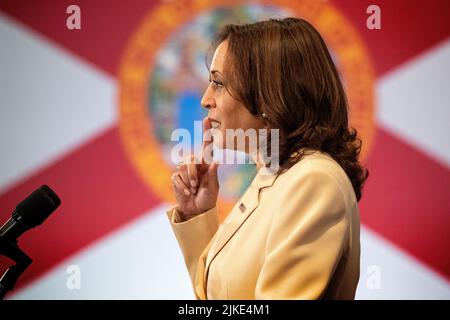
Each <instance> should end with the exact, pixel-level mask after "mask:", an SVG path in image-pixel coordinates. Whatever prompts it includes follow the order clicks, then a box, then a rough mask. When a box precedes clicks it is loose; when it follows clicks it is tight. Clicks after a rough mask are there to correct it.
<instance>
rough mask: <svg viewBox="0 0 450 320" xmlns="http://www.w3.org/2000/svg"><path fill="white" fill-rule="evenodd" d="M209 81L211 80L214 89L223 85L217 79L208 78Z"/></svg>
mask: <svg viewBox="0 0 450 320" xmlns="http://www.w3.org/2000/svg"><path fill="white" fill-rule="evenodd" d="M209 82H212V85H213V87H214V88H215V89H220V88H222V87H223V83H221V82H219V81H217V80H211V79H209Z"/></svg>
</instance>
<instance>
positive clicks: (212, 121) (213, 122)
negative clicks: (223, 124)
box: [208, 118, 220, 129]
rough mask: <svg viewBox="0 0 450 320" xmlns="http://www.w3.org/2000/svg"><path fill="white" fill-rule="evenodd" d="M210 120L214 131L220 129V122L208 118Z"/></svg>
mask: <svg viewBox="0 0 450 320" xmlns="http://www.w3.org/2000/svg"><path fill="white" fill-rule="evenodd" d="M208 119H209V121H211V126H212V128H213V129H217V128H219V127H220V122H219V121H217V120H215V119H212V118H208Z"/></svg>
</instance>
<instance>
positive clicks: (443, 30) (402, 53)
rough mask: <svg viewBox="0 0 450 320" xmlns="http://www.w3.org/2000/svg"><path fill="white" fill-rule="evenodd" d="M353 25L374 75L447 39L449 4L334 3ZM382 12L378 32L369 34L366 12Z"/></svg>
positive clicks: (440, 0)
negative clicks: (374, 9) (372, 9)
mask: <svg viewBox="0 0 450 320" xmlns="http://www.w3.org/2000/svg"><path fill="white" fill-rule="evenodd" d="M333 2H334V3H336V6H337V7H338V8H339V9H341V10H342V12H343V13H344V14H345V15H346V16H347V17H348V18H349V19H350V20H351V21H352V22H353V25H354V26H355V28H356V29H357V30H358V32H359V34H360V35H361V37H362V38H363V40H364V43H365V45H366V46H367V49H368V52H369V54H370V55H371V56H372V58H373V63H374V65H375V70H376V73H377V75H379V76H380V75H383V74H385V73H386V72H388V71H390V70H391V69H393V68H395V67H396V66H397V65H399V64H402V63H405V62H406V61H407V60H410V59H413V58H414V57H415V56H416V55H418V54H420V53H421V52H423V51H425V50H426V49H428V48H431V47H433V46H434V45H435V44H437V43H438V42H441V41H442V40H444V39H446V38H447V37H448V36H449V35H450V19H449V12H450V1H448V0H433V1H422V0H413V1H410V0H396V1H390V0H382V1H372V0H359V1H348V0H334V1H333ZM372 4H376V5H378V6H379V7H380V9H381V30H369V29H367V27H366V20H367V17H368V16H369V15H368V14H366V9H367V7H368V6H369V5H372Z"/></svg>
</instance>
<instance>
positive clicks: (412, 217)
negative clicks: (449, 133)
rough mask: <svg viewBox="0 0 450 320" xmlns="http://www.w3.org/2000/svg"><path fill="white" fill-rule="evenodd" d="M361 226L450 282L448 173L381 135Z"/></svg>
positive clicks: (371, 164) (391, 137)
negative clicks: (430, 267)
mask: <svg viewBox="0 0 450 320" xmlns="http://www.w3.org/2000/svg"><path fill="white" fill-rule="evenodd" d="M369 169H370V177H369V179H368V182H367V185H366V187H365V189H364V193H363V198H362V200H361V207H360V208H361V221H362V222H363V223H364V224H365V225H367V226H368V227H370V228H372V229H373V230H375V231H376V232H377V233H378V234H381V235H383V236H384V237H386V238H387V239H389V240H390V241H392V242H394V243H395V244H396V245H398V246H400V247H402V248H403V249H406V250H407V251H409V252H410V253H412V254H413V255H415V256H416V257H418V258H419V259H420V260H422V261H423V262H425V263H427V264H429V265H430V266H433V267H434V268H435V269H436V270H437V271H439V272H440V273H441V274H443V275H444V276H445V277H447V278H450V259H449V258H448V254H449V252H450V236H449V233H448V229H449V226H450V198H449V193H448V192H449V190H450V171H449V170H448V169H447V168H445V167H443V166H442V165H441V164H440V163H438V162H436V161H435V160H434V159H432V158H430V157H429V156H427V155H426V154H424V153H422V152H419V151H417V150H416V149H415V148H414V147H412V146H409V145H407V144H406V143H405V142H403V141H400V140H399V139H398V138H396V137H395V136H394V135H392V134H390V133H388V132H386V131H384V130H382V129H378V131H377V135H376V138H375V142H374V145H373V150H372V152H371V157H370V159H369Z"/></svg>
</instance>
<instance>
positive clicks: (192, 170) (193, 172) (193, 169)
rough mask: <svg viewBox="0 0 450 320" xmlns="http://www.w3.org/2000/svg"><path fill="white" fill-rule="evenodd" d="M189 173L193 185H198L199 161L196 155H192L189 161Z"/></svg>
mask: <svg viewBox="0 0 450 320" xmlns="http://www.w3.org/2000/svg"><path fill="white" fill-rule="evenodd" d="M187 173H188V177H189V182H190V184H191V186H192V187H194V188H195V187H196V186H197V163H196V161H195V156H194V155H191V157H190V159H189V161H188V162H187Z"/></svg>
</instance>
